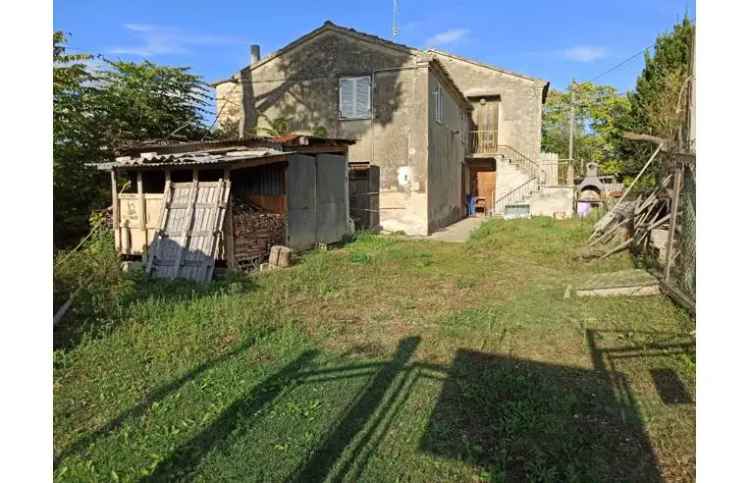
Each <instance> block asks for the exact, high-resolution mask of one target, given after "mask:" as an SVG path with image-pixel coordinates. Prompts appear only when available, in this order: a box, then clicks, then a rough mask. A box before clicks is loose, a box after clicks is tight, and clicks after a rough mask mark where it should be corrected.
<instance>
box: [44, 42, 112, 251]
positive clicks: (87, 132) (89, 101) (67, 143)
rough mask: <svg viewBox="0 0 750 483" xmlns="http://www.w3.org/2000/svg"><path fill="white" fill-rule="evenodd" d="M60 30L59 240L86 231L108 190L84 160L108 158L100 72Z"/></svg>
mask: <svg viewBox="0 0 750 483" xmlns="http://www.w3.org/2000/svg"><path fill="white" fill-rule="evenodd" d="M65 43H66V38H65V35H64V34H63V33H62V32H55V34H54V37H53V47H52V48H53V62H54V63H53V69H52V73H53V75H52V99H53V108H52V113H53V165H52V166H53V197H54V204H53V220H54V240H55V245H56V246H61V245H65V244H66V243H68V242H71V241H72V238H74V237H75V234H77V233H80V232H81V231H85V230H86V227H87V224H88V216H89V213H90V211H91V209H92V208H94V207H101V206H102V204H103V200H104V196H103V194H102V192H101V190H100V189H97V186H98V185H100V183H97V173H96V172H95V171H94V170H92V169H90V168H87V167H86V166H84V163H86V162H96V161H102V160H104V159H105V156H103V153H102V152H101V151H100V149H99V148H100V146H102V145H103V144H104V139H103V136H102V133H101V131H100V130H99V129H98V126H100V122H101V120H102V119H103V112H102V111H101V109H100V107H101V106H100V105H99V103H98V102H97V99H98V97H99V95H100V90H99V87H98V86H97V83H96V77H95V76H94V75H93V74H92V73H91V72H89V69H88V67H87V64H86V63H87V62H88V61H90V60H92V59H93V56H91V55H88V54H69V53H68V52H67V49H66V47H65Z"/></svg>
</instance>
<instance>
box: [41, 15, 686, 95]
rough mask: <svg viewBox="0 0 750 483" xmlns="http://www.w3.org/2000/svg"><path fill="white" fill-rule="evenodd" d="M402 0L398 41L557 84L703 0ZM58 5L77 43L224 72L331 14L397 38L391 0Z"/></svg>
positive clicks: (618, 73) (626, 49)
mask: <svg viewBox="0 0 750 483" xmlns="http://www.w3.org/2000/svg"><path fill="white" fill-rule="evenodd" d="M399 3H400V9H399V10H400V13H399V25H400V31H401V32H400V35H399V36H398V38H397V41H398V42H400V43H405V44H408V45H411V46H414V47H419V48H426V47H435V48H439V49H441V50H446V51H449V52H453V53H456V54H459V55H463V56H467V57H471V58H474V59H477V60H480V61H484V62H487V63H490V64H495V65H498V66H500V67H504V68H507V69H510V70H515V71H518V72H521V73H525V74H528V75H532V76H535V77H540V78H543V79H547V80H549V81H551V82H552V86H553V87H554V88H558V89H563V88H565V86H566V85H567V84H568V83H569V82H570V80H571V79H572V78H575V79H576V80H577V81H583V80H588V79H591V78H592V77H594V76H596V75H598V74H600V73H602V72H604V71H606V70H607V69H608V68H610V67H612V66H614V65H616V64H618V63H619V62H621V61H622V60H624V59H626V58H627V57H630V56H631V55H632V54H634V53H635V52H637V51H639V50H640V49H643V48H644V47H647V46H649V45H651V44H653V42H654V40H655V39H656V36H657V35H658V34H660V33H664V32H667V31H670V30H671V29H672V26H673V25H674V24H675V23H676V22H677V21H679V20H680V19H681V18H682V16H683V15H684V14H685V12H687V13H688V15H689V16H690V17H691V18H694V17H695V0H688V1H686V0H595V1H590V0H581V1H559V0H558V1H551V0H537V1H535V2H530V1H527V2H519V1H502V0H482V1H475V2H462V1H458V0H452V1H443V0H437V1H429V2H417V1H413V0H400V2H399ZM53 12H54V28H55V30H64V31H66V32H69V33H70V34H71V38H70V45H71V47H73V48H74V49H76V50H80V51H86V52H89V53H97V54H102V55H104V56H106V57H109V58H121V59H125V60H136V61H137V60H143V59H149V60H151V61H153V62H157V63H161V64H168V65H179V66H189V67H191V68H192V69H193V71H194V72H195V73H197V74H199V75H201V76H203V77H204V78H205V79H206V80H207V81H214V80H218V79H222V78H226V77H228V76H229V75H231V74H232V73H234V72H236V71H237V70H239V69H240V68H241V67H243V66H245V65H247V63H248V59H249V45H250V44H251V43H258V44H260V45H261V54H262V55H265V54H268V53H270V52H272V51H274V50H277V49H279V48H280V47H282V46H284V45H286V44H287V43H289V42H291V41H292V40H294V39H296V38H297V37H299V36H301V35H303V34H305V33H307V32H309V31H311V30H313V29H315V28H317V27H319V26H320V25H322V24H323V22H324V21H325V20H331V21H333V22H335V23H337V24H339V25H343V26H347V27H353V28H355V29H357V30H361V31H364V32H368V33H372V34H375V35H379V36H381V37H385V38H390V36H391V19H392V0H371V1H367V2H356V1H319V2H310V1H309V0H308V1H305V2H298V1H295V0H285V1H284V2H279V3H276V2H256V1H252V0H250V1H248V0H245V1H238V0H218V1H215V2H207V1H205V0H203V1H195V0H182V1H179V2H176V1H165V0H160V1H143V0H131V1H128V2H123V1H117V2H114V1H101V0H100V1H92V0H88V1H85V0H57V1H55V3H54V11H53ZM642 67H643V60H642V57H641V56H639V57H638V58H637V59H634V60H633V61H631V62H629V63H627V64H626V65H625V66H623V67H621V68H618V69H616V70H615V71H613V72H612V73H610V74H607V75H606V76H604V77H601V78H600V79H598V82H601V83H608V84H611V85H614V86H615V87H617V88H618V89H619V90H626V89H631V88H633V87H634V85H635V79H636V77H637V75H638V73H639V72H640V70H641V68H642Z"/></svg>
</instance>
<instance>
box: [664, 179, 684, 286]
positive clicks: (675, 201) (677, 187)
mask: <svg viewBox="0 0 750 483" xmlns="http://www.w3.org/2000/svg"><path fill="white" fill-rule="evenodd" d="M683 169H684V168H682V167H681V168H679V169H678V170H677V173H676V176H675V178H674V190H673V198H672V206H671V207H670V208H671V209H672V210H671V214H672V219H671V220H670V221H671V223H670V225H669V236H668V238H667V267H666V268H665V269H664V272H665V276H664V281H665V282H666V283H667V284H669V278H670V276H671V275H672V273H671V272H672V257H671V254H672V243H673V242H674V232H675V229H676V227H677V214H678V213H679V211H680V191H682V175H683Z"/></svg>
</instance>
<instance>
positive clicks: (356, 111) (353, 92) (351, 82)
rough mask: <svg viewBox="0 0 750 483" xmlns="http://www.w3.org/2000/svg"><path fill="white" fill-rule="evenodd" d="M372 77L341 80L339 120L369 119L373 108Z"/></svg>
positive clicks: (343, 78)
mask: <svg viewBox="0 0 750 483" xmlns="http://www.w3.org/2000/svg"><path fill="white" fill-rule="evenodd" d="M370 91H371V85H370V77H369V76H362V77H342V78H340V79H339V119H369V118H370V116H371V114H372V108H371V105H370V104H371V97H372V96H371V95H370Z"/></svg>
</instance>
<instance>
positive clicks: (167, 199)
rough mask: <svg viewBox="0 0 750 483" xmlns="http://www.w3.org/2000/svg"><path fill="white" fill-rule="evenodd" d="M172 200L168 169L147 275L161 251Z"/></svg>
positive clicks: (165, 175) (149, 254)
mask: <svg viewBox="0 0 750 483" xmlns="http://www.w3.org/2000/svg"><path fill="white" fill-rule="evenodd" d="M171 202H172V178H171V173H170V171H169V170H167V171H166V172H165V173H164V195H163V196H162V201H161V209H160V211H159V228H158V229H157V232H156V233H154V242H153V246H152V247H151V249H150V250H149V251H148V263H146V275H148V274H150V273H151V269H152V267H153V266H154V259H155V258H156V256H157V254H158V253H159V246H160V245H161V239H162V236H163V235H164V233H165V231H166V229H167V218H168V213H169V208H170V204H171Z"/></svg>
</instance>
